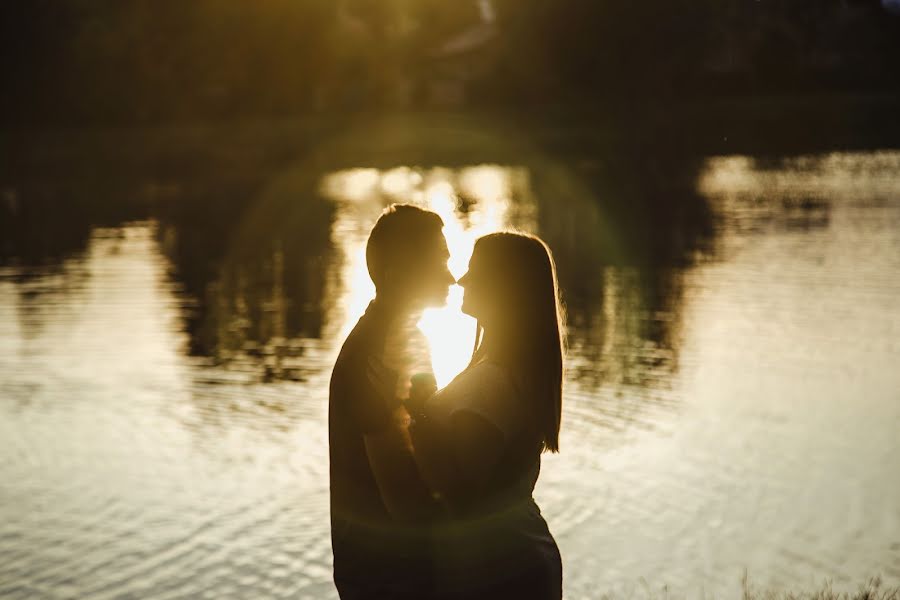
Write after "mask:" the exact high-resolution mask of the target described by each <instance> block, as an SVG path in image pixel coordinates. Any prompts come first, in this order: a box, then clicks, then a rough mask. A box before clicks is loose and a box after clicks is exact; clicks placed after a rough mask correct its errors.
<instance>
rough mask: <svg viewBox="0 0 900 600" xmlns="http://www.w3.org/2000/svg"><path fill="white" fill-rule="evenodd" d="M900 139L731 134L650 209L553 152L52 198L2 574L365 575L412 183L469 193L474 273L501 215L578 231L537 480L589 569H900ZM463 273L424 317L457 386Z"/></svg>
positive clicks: (36, 583) (798, 573) (10, 327)
mask: <svg viewBox="0 0 900 600" xmlns="http://www.w3.org/2000/svg"><path fill="white" fill-rule="evenodd" d="M898 168H900V154H898V153H871V154H859V153H857V154H837V155H830V156H824V157H802V158H796V159H790V160H781V161H775V160H761V159H754V158H751V157H721V158H713V159H710V160H708V161H707V162H706V164H705V166H704V169H703V171H702V173H701V175H700V178H699V190H700V192H701V193H702V196H697V195H695V194H686V195H684V196H675V197H672V198H670V199H668V200H667V201H666V202H665V203H662V204H660V205H659V207H658V212H656V213H652V214H651V212H652V211H648V210H647V206H642V207H640V209H633V210H632V209H629V208H627V207H624V206H619V205H616V204H615V203H611V202H610V201H608V200H605V199H604V198H603V192H604V191H605V190H606V188H603V187H602V186H601V185H600V183H598V181H599V177H598V176H596V175H592V174H591V173H590V172H587V173H579V172H578V171H577V169H572V170H568V171H567V170H565V169H563V170H560V169H559V167H558V166H554V165H550V164H540V163H535V162H534V161H532V160H530V159H529V160H524V159H523V163H522V164H519V165H505V166H504V165H496V164H483V165H472V166H461V167H454V168H447V167H436V166H427V167H415V166H399V167H394V168H383V169H374V168H337V169H329V170H327V171H317V170H314V169H313V170H310V167H309V166H304V167H302V168H298V169H296V170H292V171H290V172H286V173H284V174H283V175H282V176H280V177H279V178H277V179H276V180H274V181H272V182H270V184H269V185H268V186H267V187H266V188H265V189H263V190H261V191H260V190H254V191H253V192H252V193H251V192H250V191H247V193H246V195H245V196H241V195H240V194H236V195H235V196H234V197H233V198H232V197H229V198H225V199H223V198H222V197H220V196H219V195H217V194H210V195H209V196H208V197H206V196H203V195H202V194H201V195H198V196H196V197H193V198H191V202H187V201H185V199H179V201H178V202H176V203H160V204H158V205H156V207H155V209H154V210H153V211H152V215H151V216H152V217H153V218H151V219H143V218H142V220H138V221H130V222H124V223H115V224H114V225H110V223H108V222H103V223H100V225H103V226H98V224H97V223H95V222H90V223H88V222H86V221H79V222H77V223H73V225H72V228H73V231H75V232H77V234H76V233H73V234H72V235H71V236H70V238H71V241H65V240H61V239H56V238H52V236H50V235H49V234H50V233H52V232H55V231H63V230H65V226H64V225H63V224H62V223H61V222H60V221H59V220H58V219H57V218H56V217H54V216H53V215H52V214H50V215H47V216H46V217H45V219H46V221H47V225H46V226H42V224H41V222H40V220H39V219H38V218H37V217H36V216H34V215H32V214H29V217H28V222H27V224H28V225H27V226H28V228H31V229H34V231H33V232H31V233H32V235H31V237H33V238H35V239H45V240H47V241H46V243H45V244H44V245H43V246H42V245H40V244H35V243H34V242H29V243H28V244H26V245H23V244H25V241H23V240H26V239H28V237H29V236H19V238H16V239H20V242H21V243H20V242H17V241H13V242H7V243H6V244H4V246H3V255H2V256H3V259H4V265H5V266H3V267H2V271H0V413H2V419H0V449H2V452H0V477H2V479H3V481H4V485H3V486H2V488H0V511H2V513H0V516H2V518H0V596H3V597H10V598H31V597H79V598H88V597H89V598H107V597H108V598H113V597H126V596H127V597H141V598H163V597H170V596H179V597H210V598H221V597H259V598H265V597H313V598H334V597H336V596H335V593H334V591H333V589H332V586H331V583H330V546H329V539H328V531H329V530H328V512H327V511H328V509H327V447H326V444H327V432H326V426H325V416H326V410H327V405H326V402H327V381H328V377H329V375H330V368H331V364H332V363H333V360H334V358H335V355H336V352H337V350H338V348H339V344H340V342H341V340H342V338H343V336H344V335H345V334H346V333H347V331H349V329H350V328H351V327H352V325H353V324H354V322H355V320H356V319H357V318H358V316H359V315H360V314H361V312H362V311H363V310H364V308H365V306H366V304H367V303H368V301H369V299H370V298H371V296H372V294H373V289H372V286H371V283H370V282H369V280H368V276H367V273H366V269H365V260H364V245H365V240H366V236H367V235H368V231H369V228H370V227H371V224H372V223H373V222H374V220H375V218H376V217H377V216H378V214H379V213H380V212H381V210H382V209H383V207H384V206H385V205H386V204H388V203H390V202H394V201H411V202H416V203H419V204H421V205H423V206H426V207H429V208H431V209H432V210H434V211H436V212H438V213H439V214H440V215H441V216H442V218H443V219H444V221H445V224H446V228H445V233H446V235H447V239H448V243H449V246H450V250H451V254H452V257H451V262H450V267H451V270H452V271H453V273H454V274H455V275H457V276H459V275H461V274H462V273H463V272H464V271H465V268H466V263H467V261H468V257H469V255H470V253H471V249H472V244H473V242H474V240H475V239H476V238H477V237H478V236H480V235H482V234H484V233H487V232H490V231H494V230H496V229H498V228H506V227H514V228H519V229H523V230H526V231H534V232H537V233H539V234H541V235H542V236H543V237H545V238H546V239H547V240H548V242H549V244H550V245H551V247H553V248H554V249H555V250H556V254H557V258H558V262H559V272H560V280H561V286H562V289H563V293H564V294H565V300H566V304H567V307H568V315H569V318H568V326H569V337H570V360H569V366H568V387H567V397H566V402H565V414H564V431H563V438H562V449H563V452H562V453H561V454H560V455H558V456H548V457H547V460H546V462H545V468H544V472H543V474H542V480H541V482H540V483H539V486H538V490H537V495H538V500H539V502H540V503H541V506H542V507H543V509H544V512H545V514H546V516H547V519H548V521H549V523H550V525H551V529H552V530H553V532H554V534H555V535H556V537H557V539H558V541H559V544H560V547H561V549H562V552H563V556H564V560H565V570H566V571H565V572H566V581H565V585H566V593H567V597H570V598H591V597H594V596H595V593H596V590H598V589H602V590H613V591H615V590H619V591H625V592H627V591H628V590H629V589H634V586H637V585H640V582H641V581H642V579H643V580H645V581H646V582H648V585H650V587H651V588H652V589H654V590H656V589H659V587H660V586H662V585H664V584H666V585H668V586H669V590H670V591H673V592H675V593H688V594H690V595H696V594H698V593H700V592H701V590H705V591H706V592H712V593H715V592H716V591H717V590H718V591H721V592H722V593H726V592H731V591H734V590H735V589H737V586H738V585H739V582H740V576H741V574H742V572H743V569H744V568H747V569H748V571H749V574H750V578H751V580H753V581H755V582H756V583H758V584H759V585H777V586H803V587H815V586H816V585H817V584H818V583H819V582H820V581H821V580H822V578H824V577H830V578H833V579H834V581H835V587H853V586H855V584H856V583H858V582H860V581H862V580H863V579H864V578H866V577H868V576H870V575H874V574H876V573H880V574H881V575H882V576H883V577H884V578H885V580H886V581H887V582H889V583H891V582H893V583H900V545H898V543H897V540H898V539H900V486H898V484H897V483H896V477H894V476H893V470H892V469H893V468H895V467H896V464H898V463H900V445H898V443H897V441H896V432H897V431H898V430H900V403H898V399H900V398H898V397H897V391H896V390H898V389H900V379H898V375H897V372H896V369H895V366H896V364H897V360H898V358H900V345H898V343H897V341H896V340H897V339H900V336H898V335H897V328H898V326H900V314H898V312H897V309H896V307H895V299H896V297H897V294H898V293H900V283H898V281H900V182H898V180H897V178H896V176H895V174H896V172H897V171H898ZM598 186H600V187H598ZM707 212H708V213H709V215H707V214H706V213H707ZM9 214H12V215H13V217H15V215H16V214H21V212H19V213H15V212H14V211H11V212H10V213H9ZM641 214H645V216H646V218H645V220H644V221H642V220H641V219H640V218H639V216H640V215H641ZM7 216H8V215H7ZM58 216H59V215H58ZM141 217H143V215H141ZM60 218H62V219H63V220H65V219H76V220H77V218H78V217H76V216H75V213H73V214H72V215H69V216H65V215H62V216H61V217H60ZM710 223H713V224H714V225H715V229H712V228H711V227H710ZM13 230H14V226H13V225H10V224H9V222H8V223H7V224H6V225H4V231H13ZM713 234H714V235H713ZM611 235H615V236H616V239H615V240H610V239H608V237H609V236H611ZM605 236H606V237H605ZM8 239H12V238H8ZM60 244H61V245H60ZM641 245H650V246H652V252H651V251H648V252H646V253H643V252H641V251H640V249H635V248H637V247H638V246H641ZM47 248H49V249H51V250H52V252H51V251H47V250H46V249H47ZM625 248H630V250H623V249H625ZM629 256H631V257H632V258H633V259H632V260H627V258H628V257H629ZM623 257H624V259H623ZM648 257H649V258H652V260H649V259H648ZM460 302H461V290H460V289H459V288H458V287H455V286H454V287H453V288H452V289H451V293H450V296H449V298H448V304H447V306H446V307H445V308H442V309H436V310H431V311H428V312H427V313H426V314H425V315H424V316H423V318H422V320H421V322H420V323H419V327H420V329H421V330H422V331H423V332H424V333H425V335H426V337H427V339H428V341H429V345H430V349H431V353H432V361H433V364H434V367H435V370H436V373H437V375H438V378H439V380H440V381H441V382H442V383H444V382H446V381H448V380H449V379H450V378H451V377H452V376H453V374H455V373H456V372H458V371H459V370H460V369H461V368H462V366H463V365H464V364H465V361H466V359H467V357H468V354H469V352H470V351H471V344H472V335H473V323H472V322H471V320H470V319H469V318H468V317H466V316H464V315H462V314H461V313H460V312H459V305H460Z"/></svg>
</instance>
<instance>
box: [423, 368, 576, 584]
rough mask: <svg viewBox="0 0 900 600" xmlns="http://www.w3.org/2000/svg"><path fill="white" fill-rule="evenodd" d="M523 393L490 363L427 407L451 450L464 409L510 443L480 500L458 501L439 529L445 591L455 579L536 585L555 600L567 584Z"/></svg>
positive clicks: (536, 431)
mask: <svg viewBox="0 0 900 600" xmlns="http://www.w3.org/2000/svg"><path fill="white" fill-rule="evenodd" d="M522 387H523V386H521V385H517V384H516V382H515V381H514V380H513V378H512V377H511V376H510V375H509V373H508V372H507V371H506V369H505V368H503V367H502V366H500V365H497V364H494V363H491V362H487V361H486V362H481V363H478V364H476V365H474V366H472V367H470V368H469V369H467V370H466V371H464V372H463V373H462V374H461V375H460V376H458V377H457V378H456V379H454V380H453V382H451V383H450V385H448V386H447V387H446V388H444V389H443V390H441V391H439V392H438V393H437V394H435V395H434V396H433V397H432V398H431V399H429V401H428V402H427V403H426V406H425V412H426V415H427V416H428V418H429V419H431V420H432V421H433V422H434V423H435V424H436V425H437V426H436V427H433V428H432V431H434V432H437V433H436V435H439V436H440V435H444V436H446V437H447V439H446V440H444V443H445V444H446V446H447V448H448V452H449V451H451V450H450V448H451V447H452V444H453V442H454V440H453V439H451V437H452V435H453V434H452V429H451V427H450V420H451V417H452V415H453V414H455V413H456V411H460V410H466V411H470V412H471V413H474V414H476V415H478V416H479V417H481V418H483V419H484V420H485V421H486V422H487V423H489V424H490V425H491V426H492V427H494V428H495V429H496V430H497V432H499V434H500V437H501V438H502V443H501V444H500V446H499V452H498V454H497V456H496V460H495V462H494V463H493V465H492V466H491V468H490V471H489V473H488V477H487V479H486V481H485V483H484V485H483V486H480V487H479V488H478V491H477V495H476V494H475V493H474V492H473V495H472V497H468V498H457V499H455V501H454V504H455V505H454V506H451V507H450V508H451V514H452V517H451V518H450V519H448V521H447V522H446V523H444V524H442V525H441V526H439V527H438V528H437V529H436V536H435V544H436V558H437V563H438V570H439V572H441V571H443V573H444V585H445V586H446V585H448V584H447V582H448V581H452V582H454V585H457V586H462V587H463V588H465V586H469V587H470V588H478V587H481V588H482V589H486V587H491V586H496V585H501V587H502V586H503V585H508V583H507V584H504V583H503V581H507V582H510V581H519V582H522V581H526V580H529V581H531V583H530V584H529V585H530V586H531V587H536V588H538V589H541V588H543V587H548V588H549V589H550V592H547V593H543V592H541V593H539V594H537V595H535V596H533V597H536V598H548V597H554V594H553V590H555V589H556V587H558V585H559V582H558V580H559V578H560V577H561V571H560V569H561V567H560V565H559V552H558V550H557V547H556V543H555V541H554V540H553V536H552V535H551V534H550V531H549V528H548V527H547V523H546V522H545V521H544V519H543V517H542V516H541V513H540V509H539V508H538V506H537V504H536V503H535V502H534V500H533V497H532V492H533V490H534V486H535V483H536V482H537V479H538V475H539V473H540V461H541V448H542V438H541V435H540V430H539V428H538V427H537V424H536V422H535V419H534V418H533V417H532V411H531V410H530V409H529V405H528V403H527V401H526V399H525V398H524V397H523V396H522V394H521V392H520V390H521V389H522ZM441 432H442V433H441ZM459 467H460V468H463V469H464V468H466V465H459ZM517 574H518V576H517ZM535 577H537V578H538V582H535V581H533V580H534V578H535ZM528 578H530V579H528ZM541 582H544V583H541ZM491 589H493V588H491ZM469 591H471V589H470V590H469Z"/></svg>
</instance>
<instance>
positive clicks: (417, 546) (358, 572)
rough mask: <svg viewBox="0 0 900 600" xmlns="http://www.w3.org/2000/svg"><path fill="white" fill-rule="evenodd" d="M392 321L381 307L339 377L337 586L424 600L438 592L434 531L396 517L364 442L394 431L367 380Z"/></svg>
mask: <svg viewBox="0 0 900 600" xmlns="http://www.w3.org/2000/svg"><path fill="white" fill-rule="evenodd" d="M391 318H392V315H390V314H389V313H388V312H387V311H386V310H385V308H384V307H383V306H381V305H379V304H378V302H377V301H374V302H372V303H371V304H370V305H369V307H368V309H367V310H366V313H365V314H364V315H363V316H362V318H361V319H360V320H359V323H357V325H356V327H354V329H353V331H352V332H351V333H350V335H349V336H348V338H347V341H346V342H344V346H343V348H342V349H341V353H340V355H339V356H338V359H337V362H336V364H335V366H334V371H333V373H332V377H331V388H330V394H329V405H328V408H329V410H328V442H329V450H330V478H331V486H330V490H331V544H332V549H333V552H334V582H335V585H336V586H337V589H338V592H339V593H340V596H341V598H342V599H343V600H362V599H366V600H368V599H371V600H399V599H404V600H406V599H409V600H413V599H414V600H421V599H422V598H428V597H429V594H430V588H431V575H430V560H429V556H430V553H429V543H428V535H427V534H428V531H427V530H426V529H424V528H422V527H410V526H404V525H402V524H400V523H398V522H397V521H395V520H394V519H392V518H391V516H390V514H389V513H388V510H387V508H386V507H385V505H384V502H383V501H382V499H381V494H380V493H379V491H378V486H377V484H376V482H375V477H374V475H373V474H372V470H371V468H370V466H369V459H368V455H367V454H366V448H365V442H364V436H365V435H366V434H368V433H376V432H379V431H381V430H383V429H384V428H385V427H388V426H390V422H391V418H390V414H391V411H390V407H389V406H387V403H386V402H385V401H384V400H383V399H382V397H381V396H380V395H379V394H378V393H377V392H376V390H374V389H373V388H372V386H371V384H370V383H369V380H368V379H367V377H366V369H367V365H368V360H369V358H370V357H372V356H381V354H382V352H383V350H384V345H385V339H386V336H387V332H388V327H389V325H390V322H391Z"/></svg>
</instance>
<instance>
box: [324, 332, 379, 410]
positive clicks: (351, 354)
mask: <svg viewBox="0 0 900 600" xmlns="http://www.w3.org/2000/svg"><path fill="white" fill-rule="evenodd" d="M369 329H370V328H369V326H368V323H367V319H366V316H365V315H363V316H362V317H361V318H360V319H359V321H357V323H356V325H354V327H353V329H352V330H351V331H350V333H349V334H348V335H347V338H346V339H345V340H344V343H343V344H342V345H341V350H340V352H338V356H337V359H336V360H335V362H334V368H333V369H332V371H331V391H332V393H334V392H335V389H336V386H337V388H338V389H340V388H341V387H342V385H343V384H345V383H346V382H347V381H353V380H356V379H357V378H358V377H359V370H360V369H362V368H364V367H363V365H364V361H365V359H366V358H367V357H368V356H369V355H370V354H372V335H371V333H370V332H369V331H368V330H369Z"/></svg>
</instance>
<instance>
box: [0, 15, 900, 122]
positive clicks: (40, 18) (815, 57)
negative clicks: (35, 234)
mask: <svg viewBox="0 0 900 600" xmlns="http://www.w3.org/2000/svg"><path fill="white" fill-rule="evenodd" d="M887 6H888V4H887V3H883V2H882V1H880V0H790V1H785V0H644V1H641V2H638V1H631V2H625V1H621V0H619V1H614V0H486V1H485V0H482V1H476V0H460V1H456V2H449V1H448V0H254V1H250V0H189V1H185V0H6V1H4V2H3V3H2V4H0V28H2V31H0V76H2V88H3V90H4V91H3V94H2V96H0V115H2V122H3V124H5V126H7V127H8V126H16V125H27V124H43V123H95V122H100V123H116V122H119V123H147V122H160V121H171V120H190V119H220V118H229V117H234V116H243V115H280V114H298V113H304V112H309V111H321V110H331V109H357V108H368V107H378V106H385V105H386V106H392V105H403V106H419V105H423V104H427V103H428V101H429V100H428V97H427V95H423V94H417V93H416V89H417V85H418V84H419V83H420V82H421V81H422V80H425V79H428V78H429V77H431V74H432V73H434V72H440V73H443V74H444V75H443V77H445V78H451V79H452V78H460V79H464V80H465V84H466V86H467V87H468V88H469V89H470V90H471V92H470V93H468V94H467V95H466V97H465V104H468V105H477V104H479V103H491V104H495V105H500V106H503V105H505V104H514V105H517V106H519V105H521V104H522V103H528V102H531V103H556V102H568V101H571V100H573V99H574V100H584V99H591V100H595V99H611V100H617V99H623V98H624V99H629V98H633V97H634V95H636V94H637V95H647V94H652V95H653V96H654V97H659V96H667V95H677V96H685V95H687V96H691V95H718V94H748V93H785V92H786V93H794V92H818V91H863V92H872V91H890V92H896V91H898V90H900V77H898V73H900V69H898V67H900V16H897V15H896V14H894V13H892V12H891V11H889V10H888V9H887V8H886V7H887ZM479 27H481V28H482V29H485V30H488V33H489V35H485V36H482V38H478V39H479V40H481V42H479V43H478V44H470V46H472V47H469V46H466V43H467V42H466V40H467V38H466V32H467V31H469V32H471V31H473V30H475V29H477V28H479ZM469 39H470V40H471V39H474V34H473V35H472V36H470V38H469ZM454 40H457V42H458V43H457V42H454ZM485 40H486V41H485ZM460 48H462V49H460ZM448 64H449V65H450V66H449V67H448ZM485 64H487V65H489V68H487V69H486V68H483V65H485ZM473 65H481V66H482V68H478V69H475V68H473ZM410 90H412V91H410Z"/></svg>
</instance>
